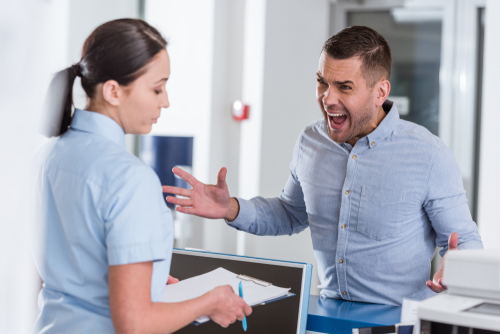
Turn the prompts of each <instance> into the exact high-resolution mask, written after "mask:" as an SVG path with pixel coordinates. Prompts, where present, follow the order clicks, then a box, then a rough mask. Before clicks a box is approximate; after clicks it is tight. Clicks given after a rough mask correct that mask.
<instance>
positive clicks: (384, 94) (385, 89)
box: [373, 79, 391, 107]
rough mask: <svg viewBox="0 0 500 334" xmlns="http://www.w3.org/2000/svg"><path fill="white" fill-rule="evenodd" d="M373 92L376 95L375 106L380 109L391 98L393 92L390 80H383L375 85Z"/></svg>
mask: <svg viewBox="0 0 500 334" xmlns="http://www.w3.org/2000/svg"><path fill="white" fill-rule="evenodd" d="M373 88H374V89H373V92H374V95H375V104H376V105H377V107H380V106H381V105H382V104H384V101H385V100H387V98H388V97H389V93H390V91H391V83H390V82H389V80H386V79H382V80H380V81H379V82H377V83H376V84H375V87H373Z"/></svg>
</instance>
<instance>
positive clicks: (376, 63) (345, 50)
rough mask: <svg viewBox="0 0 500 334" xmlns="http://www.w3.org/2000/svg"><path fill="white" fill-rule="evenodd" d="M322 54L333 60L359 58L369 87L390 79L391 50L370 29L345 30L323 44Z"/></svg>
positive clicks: (382, 39) (354, 28)
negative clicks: (381, 80)
mask: <svg viewBox="0 0 500 334" xmlns="http://www.w3.org/2000/svg"><path fill="white" fill-rule="evenodd" d="M323 52H325V53H326V54H327V55H328V56H330V57H332V58H334V59H348V58H352V57H359V58H360V59H361V70H362V71H363V76H364V77H365V80H366V83H367V85H368V86H369V87H373V86H374V85H375V84H376V83H377V82H378V81H379V80H380V79H382V78H385V79H387V80H389V78H390V77H391V65H392V57H391V48H390V47H389V44H388V43H387V41H386V40H385V38H384V37H383V36H382V35H380V34H379V33H378V32H376V31H375V30H373V29H372V28H368V27H364V26H352V27H349V28H345V29H343V30H341V31H339V32H338V33H337V34H335V35H333V36H332V37H330V38H329V39H328V40H327V41H326V42H325V44H324V45H323Z"/></svg>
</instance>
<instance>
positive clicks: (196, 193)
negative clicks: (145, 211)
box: [163, 167, 239, 221]
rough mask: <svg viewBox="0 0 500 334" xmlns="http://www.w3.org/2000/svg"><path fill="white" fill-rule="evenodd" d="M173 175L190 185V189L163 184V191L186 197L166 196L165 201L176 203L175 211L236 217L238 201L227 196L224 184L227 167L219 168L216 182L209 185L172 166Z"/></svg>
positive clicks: (227, 217)
mask: <svg viewBox="0 0 500 334" xmlns="http://www.w3.org/2000/svg"><path fill="white" fill-rule="evenodd" d="M172 171H173V172H174V174H175V175H177V176H179V177H180V178H182V179H183V180H184V181H186V182H187V183H189V185H191V187H192V189H184V188H177V187H171V186H163V192H164V193H169V194H174V195H178V196H182V197H186V198H178V197H174V196H167V201H168V202H170V203H172V204H176V205H178V206H177V211H179V212H182V213H187V214H191V215H196V216H200V217H204V218H212V219H221V218H224V219H227V220H229V221H232V220H234V219H236V216H237V215H238V210H239V204H238V201H237V200H236V199H234V198H231V197H230V196H229V190H228V189H227V184H226V174H227V169H226V168H224V167H223V168H221V170H220V171H219V174H218V175H217V184H216V185H209V184H204V183H202V182H200V181H198V180H197V179H196V178H195V177H194V176H192V175H191V174H189V173H188V172H186V171H184V170H182V169H180V168H179V167H174V169H173V170H172Z"/></svg>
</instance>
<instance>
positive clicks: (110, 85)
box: [102, 80, 123, 107]
mask: <svg viewBox="0 0 500 334" xmlns="http://www.w3.org/2000/svg"><path fill="white" fill-rule="evenodd" d="M122 94H123V89H122V87H121V86H120V85H119V84H118V82H116V81H115V80H108V81H106V82H105V83H104V84H103V85H102V96H103V98H104V100H105V101H106V102H108V103H109V104H111V105H112V106H114V107H117V106H118V105H119V104H120V98H121V97H122Z"/></svg>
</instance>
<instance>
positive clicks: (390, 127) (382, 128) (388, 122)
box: [366, 100, 399, 148]
mask: <svg viewBox="0 0 500 334" xmlns="http://www.w3.org/2000/svg"><path fill="white" fill-rule="evenodd" d="M382 108H384V111H385V112H386V113H387V115H386V116H385V118H384V119H383V120H382V122H380V124H379V125H378V126H377V128H376V129H375V130H374V131H373V132H372V133H370V134H368V135H367V136H366V137H367V138H368V146H369V147H370V148H372V147H374V146H375V145H376V144H377V143H378V142H380V141H382V140H383V139H385V138H387V137H388V136H389V135H390V134H391V133H392V132H393V131H394V129H395V128H396V126H397V125H398V123H399V112H398V109H397V108H396V104H395V103H393V102H392V101H389V100H385V102H384V104H383V105H382Z"/></svg>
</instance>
